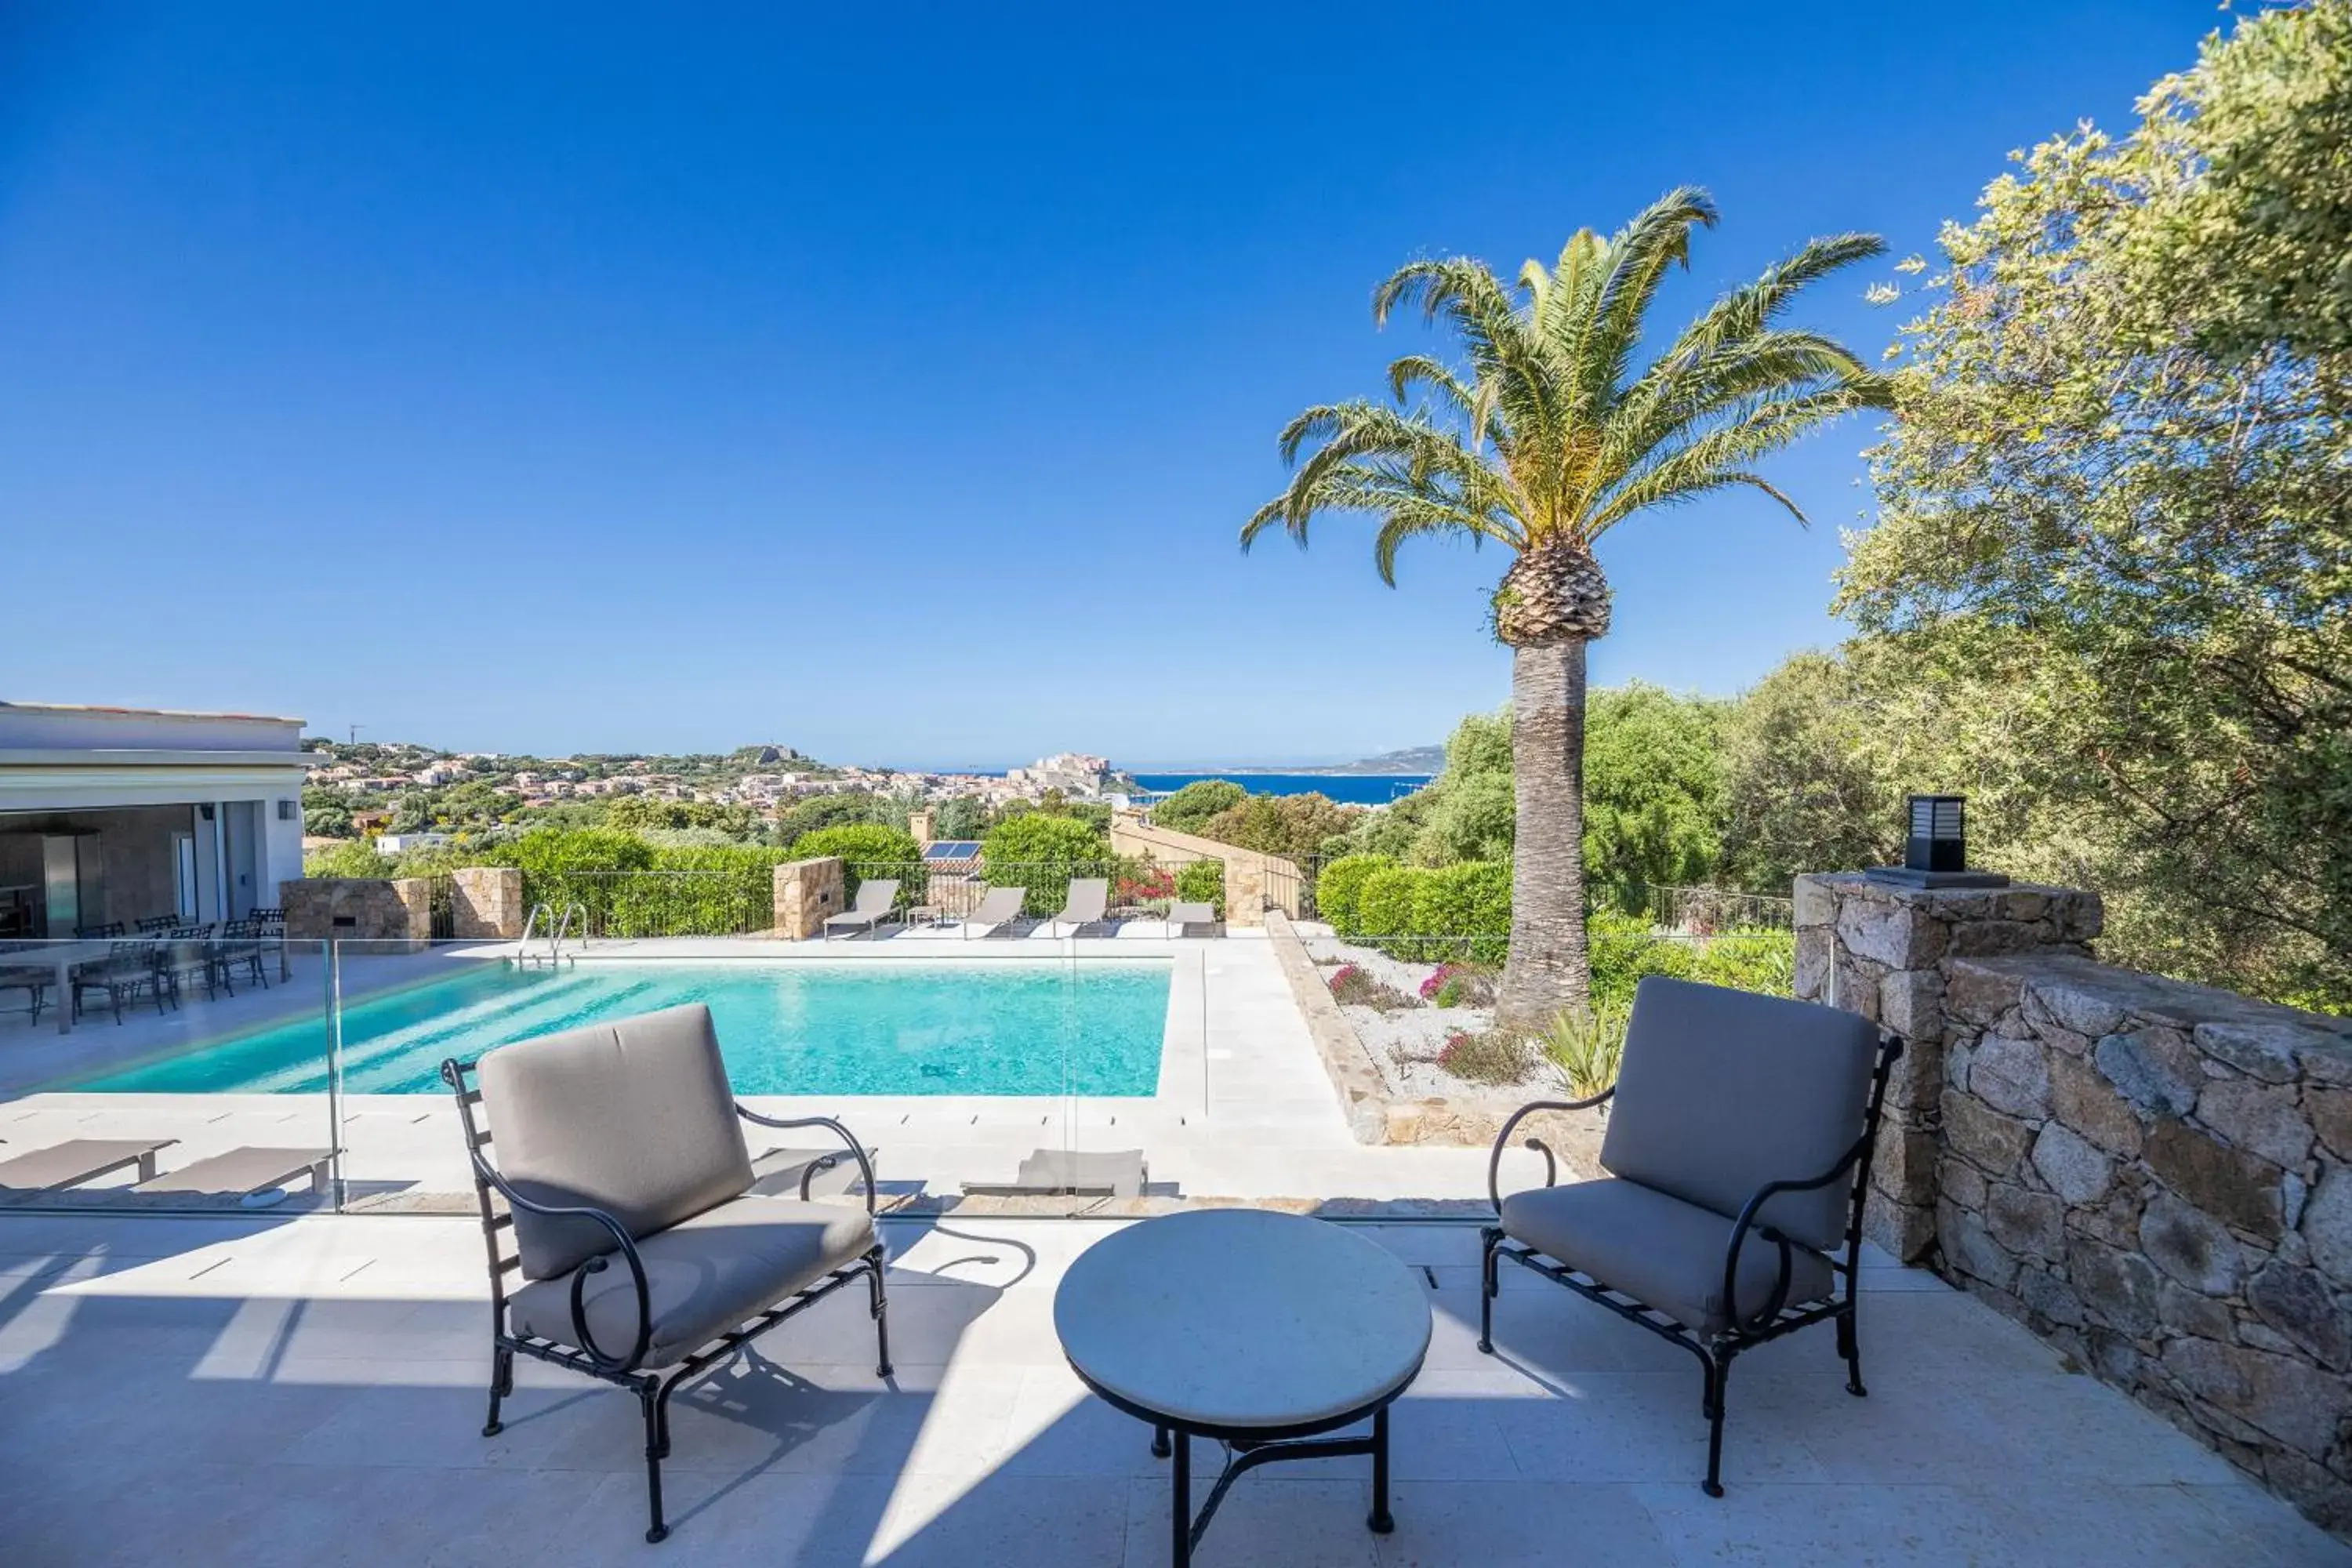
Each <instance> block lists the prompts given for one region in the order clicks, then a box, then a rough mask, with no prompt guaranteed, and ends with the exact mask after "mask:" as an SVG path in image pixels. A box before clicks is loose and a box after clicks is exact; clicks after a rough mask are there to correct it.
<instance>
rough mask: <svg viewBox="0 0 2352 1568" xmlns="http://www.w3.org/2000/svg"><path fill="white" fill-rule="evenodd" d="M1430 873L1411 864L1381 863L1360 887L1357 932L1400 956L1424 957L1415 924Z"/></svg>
mask: <svg viewBox="0 0 2352 1568" xmlns="http://www.w3.org/2000/svg"><path fill="white" fill-rule="evenodd" d="M1428 876H1429V873H1428V872H1426V871H1423V870H1420V869H1417V868H1414V867H1411V866H1381V867H1378V868H1375V869H1374V870H1373V872H1372V874H1371V875H1370V876H1369V877H1366V878H1365V879H1364V880H1363V883H1362V885H1361V886H1360V888H1358V889H1357V890H1356V926H1357V931H1356V932H1355V934H1357V935H1360V936H1361V937H1362V938H1363V939H1364V940H1365V941H1367V942H1370V943H1371V944H1372V945H1373V946H1375V947H1377V948H1380V949H1381V950H1382V951H1383V952H1388V953H1390V954H1391V955H1392V956H1394V957H1397V958H1403V959H1415V958H1419V957H1420V956H1421V946H1422V944H1421V943H1420V942H1417V941H1415V940H1413V939H1414V938H1415V937H1417V936H1418V935H1419V934H1420V932H1419V930H1418V928H1417V927H1416V926H1415V925H1414V924H1413V920H1414V911H1415V906H1416V905H1417V904H1418V903H1419V901H1420V893H1421V884H1422V882H1423V880H1424V879H1426V878H1427V877H1428Z"/></svg>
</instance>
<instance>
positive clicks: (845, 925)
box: [824, 877, 898, 942]
mask: <svg viewBox="0 0 2352 1568" xmlns="http://www.w3.org/2000/svg"><path fill="white" fill-rule="evenodd" d="M897 902H898V879H897V878H895V877H870V878H868V879H866V880H865V881H863V882H860V883H858V884H857V897H856V900H853V901H852V902H851V904H850V906H849V907H848V908H847V909H845V910H842V911H841V912H840V913H839V914H837V915H827V916H825V917H824V935H825V940H826V941H828V942H830V941H831V940H832V939H833V929H834V927H835V926H839V927H840V928H841V929H842V930H844V931H872V930H873V929H874V928H875V927H877V926H878V925H880V924H881V923H882V922H883V921H886V920H888V919H889V918H890V910H891V906H893V905H894V904H896V903H897Z"/></svg>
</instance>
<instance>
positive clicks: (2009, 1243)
mask: <svg viewBox="0 0 2352 1568" xmlns="http://www.w3.org/2000/svg"><path fill="white" fill-rule="evenodd" d="M1985 1225H1986V1227H1987V1228H1988V1229H1990V1231H1991V1232H1992V1234H1993V1238H1994V1239H1995V1240H1997V1241H1999V1242H2000V1244H2001V1245H2002V1246H2003V1247H2007V1248H2009V1250H2011V1252H2028V1253H2032V1255H2033V1256H2034V1257H2036V1258H2045V1259H2047V1260H2048V1261H2050V1262H2053V1263H2055V1262H2057V1261H2058V1260H2059V1259H2060V1258H2063V1257H2065V1256H2066V1205H2065V1203H2064V1202H2063V1200H2062V1199H2060V1198H2058V1197H2056V1196H2054V1195H2053V1194H2049V1193H2037V1192H2033V1191H2031V1190H2030V1189H2028V1188H2025V1187H2021V1186H2018V1185H2015V1184H2012V1183H2009V1182H1995V1183H1993V1184H1992V1190H1991V1192H1990V1194H1989V1195H1988V1197H1987V1200H1986V1203H1985Z"/></svg>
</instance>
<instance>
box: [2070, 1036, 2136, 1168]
mask: <svg viewBox="0 0 2352 1568" xmlns="http://www.w3.org/2000/svg"><path fill="white" fill-rule="evenodd" d="M2050 1112H2051V1114H2052V1115H2053V1117H2055V1118H2056V1119H2057V1120H2058V1121H2062V1122H2064V1123H2065V1124H2066V1125H2067V1126H2068V1127H2070V1128H2072V1129H2073V1130H2074V1131H2076V1132H2079V1133H2081V1134H2082V1135H2083V1136H2084V1137H2085V1138H2087V1139H2089V1140H2090V1141H2091V1142H2094V1143H2095V1144H2097V1145H2098V1146H2099V1147H2100V1148H2102V1149H2105V1151H2106V1152H2109V1153H2111V1154H2119V1155H2122V1156H2123V1157H2124V1158H2126V1159H2129V1158H2130V1157H2131V1156H2133V1155H2135V1154H2137V1153H2138V1152H2139V1146H2140V1137H2141V1133H2140V1121H2139V1117H2138V1115H2137V1113H2136V1112H2134V1111H2133V1110H2132V1108H2131V1106H2130V1105H2129V1104H2128V1103H2126V1101H2125V1100H2124V1099H2123V1097H2122V1096H2121V1095H2119V1094H2117V1093H2116V1089H2115V1086H2114V1085H2113V1084H2111V1083H2109V1082H2108V1081H2107V1079H2105V1077H2103V1076H2102V1075H2101V1074H2100V1073H2099V1072H2098V1071H2097V1070H2096V1069H2095V1068H2091V1067H2089V1066H2088V1065H2086V1064H2084V1063H2083V1062H2079V1061H2076V1060H2075V1059H2074V1058H2071V1057H2063V1056H2053V1057H2052V1058H2050Z"/></svg>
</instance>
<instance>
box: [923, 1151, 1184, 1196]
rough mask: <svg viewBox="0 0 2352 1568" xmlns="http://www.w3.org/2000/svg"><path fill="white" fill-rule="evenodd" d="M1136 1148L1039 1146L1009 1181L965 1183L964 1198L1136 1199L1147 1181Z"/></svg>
mask: <svg viewBox="0 0 2352 1568" xmlns="http://www.w3.org/2000/svg"><path fill="white" fill-rule="evenodd" d="M1150 1177H1151V1170H1150V1166H1148V1165H1146V1164H1145V1163H1143V1151H1142V1150H1140V1149H1112V1150H1103V1151H1091V1150H1082V1149H1039V1150H1037V1151H1035V1152H1034V1153H1032V1154H1030V1155H1029V1156H1028V1157H1027V1158H1026V1159H1024V1160H1023V1161H1022V1162H1021V1164H1020V1166H1019V1168H1018V1169H1016V1170H1015V1171H1014V1172H1013V1179H1012V1180H1011V1181H1009V1182H966V1183H964V1184H963V1191H964V1195H965V1196H966V1197H992V1198H1004V1197H1060V1196H1072V1197H1093V1198H1139V1197H1141V1196H1142V1195H1143V1187H1144V1184H1145V1183H1146V1182H1148V1181H1150Z"/></svg>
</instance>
